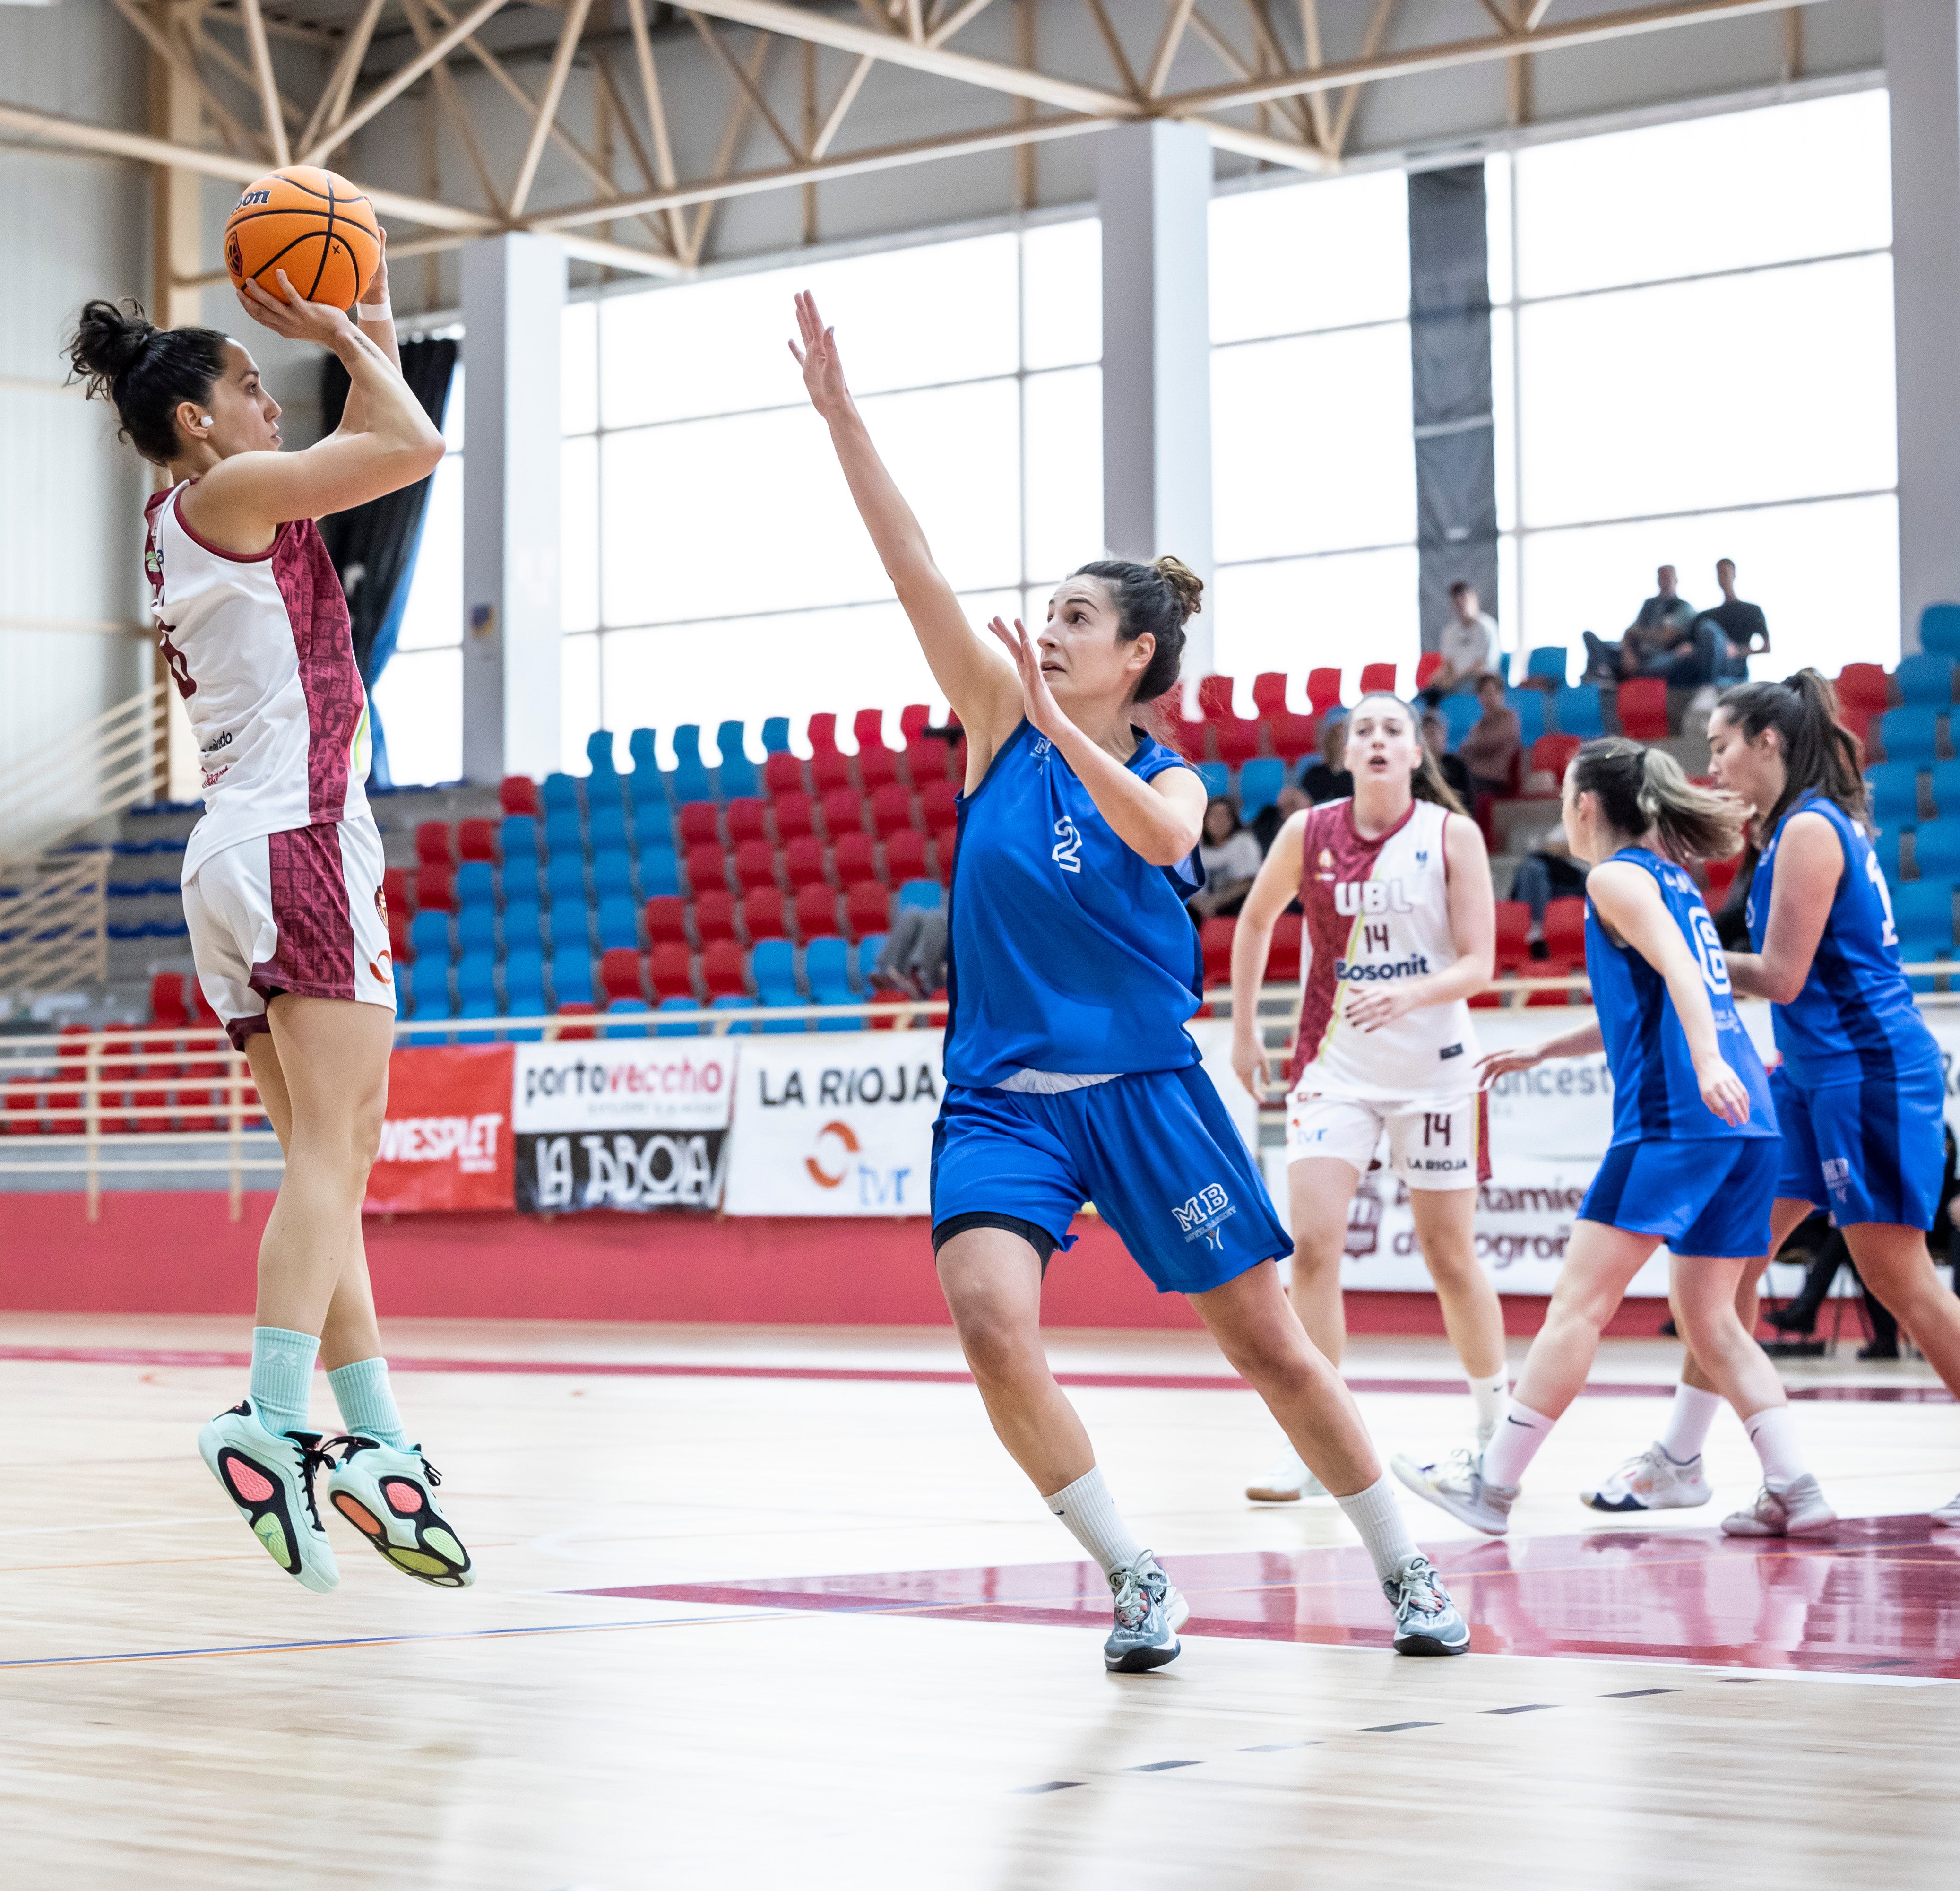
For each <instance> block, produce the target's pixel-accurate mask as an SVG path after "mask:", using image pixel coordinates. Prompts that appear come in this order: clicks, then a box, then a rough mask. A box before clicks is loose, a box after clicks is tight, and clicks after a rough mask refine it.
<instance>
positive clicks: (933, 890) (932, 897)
mask: <svg viewBox="0 0 1960 1891" xmlns="http://www.w3.org/2000/svg"><path fill="white" fill-rule="evenodd" d="M908 906H910V907H916V908H917V909H918V910H919V911H920V912H938V910H939V908H940V887H939V882H938V881H937V880H907V881H906V882H905V884H904V885H903V886H902V887H900V888H899V910H900V911H903V910H904V909H905V908H907V907H908Z"/></svg>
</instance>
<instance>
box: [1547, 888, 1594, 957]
mask: <svg viewBox="0 0 1960 1891" xmlns="http://www.w3.org/2000/svg"><path fill="white" fill-rule="evenodd" d="M1545 950H1546V951H1548V953H1551V956H1552V957H1554V959H1558V958H1566V959H1577V960H1580V961H1581V962H1582V963H1583V961H1584V960H1585V957H1586V901H1585V899H1584V897H1583V896H1574V897H1573V898H1571V899H1554V900H1552V901H1551V902H1550V903H1548V905H1547V906H1546V907H1545Z"/></svg>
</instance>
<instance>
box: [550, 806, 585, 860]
mask: <svg viewBox="0 0 1960 1891" xmlns="http://www.w3.org/2000/svg"><path fill="white" fill-rule="evenodd" d="M545 845H546V848H547V849H548V850H549V852H550V855H551V857H552V859H554V860H555V859H556V858H558V855H561V854H573V855H578V854H582V853H584V852H585V829H584V826H583V825H582V823H581V822H580V820H579V818H578V809H577V808H575V807H555V808H553V809H552V811H551V812H550V813H549V814H547V815H546V817H545Z"/></svg>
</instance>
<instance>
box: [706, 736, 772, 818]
mask: <svg viewBox="0 0 1960 1891" xmlns="http://www.w3.org/2000/svg"><path fill="white" fill-rule="evenodd" d="M714 746H715V747H717V748H718V749H719V750H721V767H720V768H718V769H716V771H715V773H716V775H717V776H718V785H719V786H720V788H721V798H722V800H724V801H740V800H742V799H743V798H744V797H747V796H749V795H754V794H761V793H762V782H761V781H760V778H759V777H758V776H757V775H756V765H755V763H754V762H752V761H750V760H749V753H748V750H747V749H746V747H744V746H743V731H742V725H741V724H740V723H739V722H724V723H723V724H722V725H721V727H720V728H718V729H717V730H716V731H714Z"/></svg>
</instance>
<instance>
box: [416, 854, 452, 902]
mask: <svg viewBox="0 0 1960 1891" xmlns="http://www.w3.org/2000/svg"><path fill="white" fill-rule="evenodd" d="M415 910H416V911H417V912H454V911H455V910H456V890H455V882H454V880H453V877H451V874H450V869H449V868H447V867H441V866H434V865H429V864H425V865H423V866H420V867H418V868H416V869H415Z"/></svg>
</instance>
